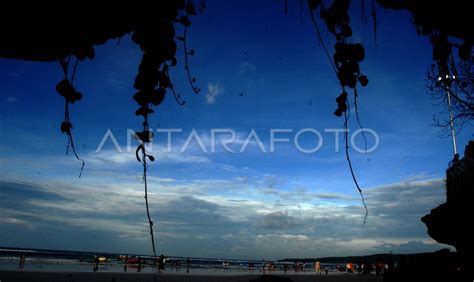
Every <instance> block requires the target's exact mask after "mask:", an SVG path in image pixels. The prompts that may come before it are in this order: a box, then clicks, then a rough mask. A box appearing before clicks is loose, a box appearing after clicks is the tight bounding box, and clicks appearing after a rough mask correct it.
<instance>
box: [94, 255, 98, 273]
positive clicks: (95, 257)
mask: <svg viewBox="0 0 474 282" xmlns="http://www.w3.org/2000/svg"><path fill="white" fill-rule="evenodd" d="M93 265H94V266H93V270H94V272H96V271H97V270H99V257H98V256H94V263H93Z"/></svg>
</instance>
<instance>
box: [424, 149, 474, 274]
mask: <svg viewBox="0 0 474 282" xmlns="http://www.w3.org/2000/svg"><path fill="white" fill-rule="evenodd" d="M446 196H447V200H446V203H444V204H441V205H439V206H438V207H436V208H434V209H432V210H431V213H429V214H427V215H425V216H424V217H423V218H422V219H421V221H423V222H424V223H425V224H426V226H427V227H428V234H429V235H430V236H431V237H432V238H433V239H435V240H436V241H437V242H439V243H444V244H448V245H452V246H454V247H455V248H456V250H457V252H458V254H459V255H460V258H461V259H462V261H463V265H464V269H465V270H467V268H468V267H469V266H470V265H472V263H473V254H474V229H473V228H472V225H473V224H472V222H473V216H474V203H473V200H474V197H473V196H474V141H469V144H468V145H467V146H466V149H465V151H464V157H463V158H462V159H459V158H456V157H455V159H454V160H453V161H451V162H450V164H449V167H448V169H447V170H446Z"/></svg>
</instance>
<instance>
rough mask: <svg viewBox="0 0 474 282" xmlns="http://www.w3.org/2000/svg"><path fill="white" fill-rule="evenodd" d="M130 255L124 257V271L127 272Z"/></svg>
mask: <svg viewBox="0 0 474 282" xmlns="http://www.w3.org/2000/svg"><path fill="white" fill-rule="evenodd" d="M127 263H128V256H125V258H124V259H123V272H127Z"/></svg>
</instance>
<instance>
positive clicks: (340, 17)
mask: <svg viewBox="0 0 474 282" xmlns="http://www.w3.org/2000/svg"><path fill="white" fill-rule="evenodd" d="M349 4H350V0H334V1H333V2H332V4H331V5H330V6H329V8H325V7H324V4H323V3H322V1H321V0H308V7H309V11H310V16H311V22H312V23H313V26H314V28H315V30H316V34H317V37H318V42H319V44H320V45H321V46H322V48H323V49H324V51H325V53H326V56H327V57H328V60H329V62H330V64H331V66H332V69H333V70H334V72H335V73H336V76H337V78H338V79H339V83H340V85H341V87H342V93H341V94H340V95H339V96H338V97H337V98H336V103H337V105H338V106H337V109H336V110H335V111H334V115H336V116H338V117H341V116H342V115H343V114H344V132H345V135H344V137H345V141H346V144H345V153H346V159H347V162H348V165H349V169H350V172H351V175H352V179H353V181H354V184H355V185H356V187H357V190H358V192H359V194H360V196H361V199H362V203H363V205H364V208H365V216H364V225H365V222H366V219H367V216H368V209H367V205H366V203H365V198H364V195H363V193H362V189H361V188H360V186H359V183H358V181H357V178H356V176H355V173H354V170H353V168H352V162H351V159H350V154H349V146H348V141H347V133H348V116H349V115H348V113H347V111H348V110H350V106H349V101H348V97H347V92H346V87H348V88H351V89H353V90H354V108H355V112H356V119H357V122H358V124H359V127H360V128H361V129H362V125H361V123H360V119H359V110H358V105H357V97H358V92H357V88H356V86H357V83H359V84H360V85H361V86H362V87H365V86H367V84H368V82H369V80H368V78H367V76H366V75H364V74H362V73H361V72H360V67H359V63H360V62H362V61H363V60H364V58H365V50H364V47H363V46H362V44H360V43H356V44H353V43H348V42H347V38H349V37H351V36H352V29H351V27H350V25H349V15H348V10H349ZM318 8H319V9H320V17H321V19H322V20H323V21H324V22H325V24H326V27H327V29H328V31H329V32H330V33H331V34H333V35H334V36H335V38H336V44H335V45H334V49H335V53H334V55H333V57H332V58H331V56H330V55H329V51H328V49H327V47H326V45H325V44H324V41H323V39H322V36H321V32H320V30H319V27H318V24H317V21H316V19H315V17H314V11H315V10H316V9H318ZM374 32H375V31H374ZM363 138H364V142H365V144H366V148H367V140H366V139H365V135H363Z"/></svg>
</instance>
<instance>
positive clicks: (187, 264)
mask: <svg viewBox="0 0 474 282" xmlns="http://www.w3.org/2000/svg"><path fill="white" fill-rule="evenodd" d="M190 264H191V260H190V259H189V258H188V259H187V260H186V273H189V265H190Z"/></svg>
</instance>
